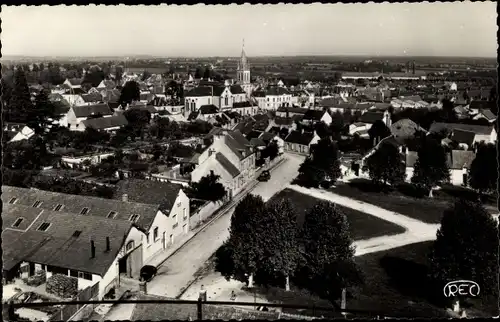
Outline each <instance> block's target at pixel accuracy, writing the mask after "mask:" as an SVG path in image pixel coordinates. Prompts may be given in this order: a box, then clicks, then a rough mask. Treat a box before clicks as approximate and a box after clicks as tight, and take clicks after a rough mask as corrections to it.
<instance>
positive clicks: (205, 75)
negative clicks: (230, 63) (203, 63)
mask: <svg viewBox="0 0 500 322" xmlns="http://www.w3.org/2000/svg"><path fill="white" fill-rule="evenodd" d="M211 74H212V71H211V70H210V67H207V68H205V71H204V72H203V79H209V78H210V77H211Z"/></svg>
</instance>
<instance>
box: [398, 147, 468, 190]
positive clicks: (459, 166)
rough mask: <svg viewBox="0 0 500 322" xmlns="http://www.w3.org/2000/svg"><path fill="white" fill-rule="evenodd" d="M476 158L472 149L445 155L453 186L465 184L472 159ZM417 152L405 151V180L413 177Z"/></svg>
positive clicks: (466, 183) (454, 151)
mask: <svg viewBox="0 0 500 322" xmlns="http://www.w3.org/2000/svg"><path fill="white" fill-rule="evenodd" d="M475 158H476V154H475V153H474V151H464V150H453V151H451V153H449V154H448V155H447V164H448V167H449V169H450V183H451V184H452V185H455V186H467V185H468V181H469V180H468V179H469V177H468V175H469V170H470V166H471V164H472V161H474V159H475ZM417 159H418V155H417V152H415V151H408V152H406V180H407V181H410V180H411V178H412V177H413V172H414V166H415V162H416V161H417Z"/></svg>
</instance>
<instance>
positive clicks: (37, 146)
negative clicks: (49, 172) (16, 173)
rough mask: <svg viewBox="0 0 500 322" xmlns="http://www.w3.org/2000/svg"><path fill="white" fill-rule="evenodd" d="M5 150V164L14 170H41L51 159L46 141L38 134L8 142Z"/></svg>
mask: <svg viewBox="0 0 500 322" xmlns="http://www.w3.org/2000/svg"><path fill="white" fill-rule="evenodd" d="M3 152H4V155H3V166H4V167H6V168H10V169H14V170H41V169H42V167H43V166H44V165H48V163H49V159H50V156H49V153H48V152H47V148H46V145H45V143H44V142H43V140H41V139H40V138H39V137H38V136H36V135H34V136H33V137H31V138H30V139H29V140H22V141H16V142H11V143H9V144H7V145H6V146H5V147H4V151H3Z"/></svg>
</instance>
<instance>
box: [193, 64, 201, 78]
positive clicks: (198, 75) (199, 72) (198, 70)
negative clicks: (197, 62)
mask: <svg viewBox="0 0 500 322" xmlns="http://www.w3.org/2000/svg"><path fill="white" fill-rule="evenodd" d="M202 75H203V72H202V70H201V68H199V67H198V68H196V72H195V73H194V78H195V79H200V78H201V77H202Z"/></svg>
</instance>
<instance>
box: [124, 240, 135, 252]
mask: <svg viewBox="0 0 500 322" xmlns="http://www.w3.org/2000/svg"><path fill="white" fill-rule="evenodd" d="M133 248H134V241H133V240H131V241H129V242H128V243H127V246H126V249H127V251H129V250H131V249H133Z"/></svg>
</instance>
